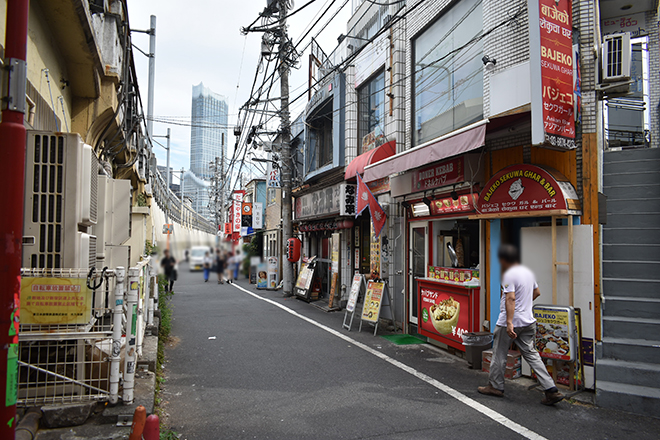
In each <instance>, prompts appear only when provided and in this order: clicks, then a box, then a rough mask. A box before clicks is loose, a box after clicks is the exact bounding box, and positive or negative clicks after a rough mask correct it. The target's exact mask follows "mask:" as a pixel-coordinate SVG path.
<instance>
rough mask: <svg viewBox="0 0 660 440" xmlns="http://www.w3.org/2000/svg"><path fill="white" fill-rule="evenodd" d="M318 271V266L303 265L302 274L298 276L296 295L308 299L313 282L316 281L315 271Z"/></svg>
mask: <svg viewBox="0 0 660 440" xmlns="http://www.w3.org/2000/svg"><path fill="white" fill-rule="evenodd" d="M315 269H316V264H312V265H310V264H308V263H303V264H302V267H301V268H300V274H299V275H298V281H296V286H295V292H296V295H298V296H302V297H304V298H307V297H308V296H309V291H310V289H311V287H312V281H313V280H314V270H315Z"/></svg>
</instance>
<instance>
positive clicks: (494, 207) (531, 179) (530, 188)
mask: <svg viewBox="0 0 660 440" xmlns="http://www.w3.org/2000/svg"><path fill="white" fill-rule="evenodd" d="M580 209H581V207H580V200H579V198H578V195H577V191H575V188H574V187H573V185H572V184H571V182H570V181H569V180H568V178H566V176H564V175H563V174H561V173H560V172H559V171H557V170H555V169H553V168H549V167H545V166H544V167H541V166H538V165H531V164H518V165H511V166H508V167H506V168H504V169H502V170H500V171H498V172H497V173H495V175H494V176H493V177H492V178H491V179H490V180H489V181H488V183H486V186H485V187H484V189H483V190H482V191H481V194H480V195H479V201H478V202H477V215H476V216H474V218H480V219H488V218H506V217H509V218H512V217H546V216H561V215H580Z"/></svg>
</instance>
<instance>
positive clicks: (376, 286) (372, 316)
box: [362, 281, 385, 322]
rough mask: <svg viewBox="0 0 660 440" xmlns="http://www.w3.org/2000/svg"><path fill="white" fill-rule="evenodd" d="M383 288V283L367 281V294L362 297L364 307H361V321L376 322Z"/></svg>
mask: <svg viewBox="0 0 660 440" xmlns="http://www.w3.org/2000/svg"><path fill="white" fill-rule="evenodd" d="M384 287H385V283H376V282H375V281H369V283H368V284H367V293H366V294H365V295H364V306H363V307H362V319H363V320H364V321H370V322H378V315H380V305H381V303H382V300H383V289H384Z"/></svg>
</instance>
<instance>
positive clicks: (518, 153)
mask: <svg viewBox="0 0 660 440" xmlns="http://www.w3.org/2000/svg"><path fill="white" fill-rule="evenodd" d="M490 160H491V162H492V164H493V174H496V173H497V172H498V171H499V170H501V169H502V168H505V167H508V166H509V165H515V164H518V163H523V146H522V145H519V146H517V147H512V148H505V149H503V150H494V151H491V157H490Z"/></svg>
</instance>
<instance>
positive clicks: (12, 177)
mask: <svg viewBox="0 0 660 440" xmlns="http://www.w3.org/2000/svg"><path fill="white" fill-rule="evenodd" d="M6 8H7V9H6V26H5V60H4V68H5V69H7V70H6V71H5V74H4V75H3V86H4V87H3V88H2V90H3V91H6V92H7V96H2V98H3V101H2V120H1V121H0V139H2V148H0V163H2V164H3V165H5V167H6V168H5V171H4V172H2V173H0V188H2V195H3V200H4V202H3V204H4V206H11V209H10V210H8V211H7V213H6V214H5V215H2V216H0V231H2V234H0V249H2V252H0V267H2V270H0V378H3V379H2V380H0V396H4V403H3V404H2V405H0V438H7V439H11V438H14V429H15V426H16V387H17V382H18V364H17V360H18V315H19V302H18V292H20V289H21V252H22V236H23V203H24V200H23V199H24V194H23V182H24V180H25V140H26V132H25V126H24V125H23V118H24V115H25V91H26V86H27V63H26V60H27V32H28V11H29V2H28V0H13V1H10V2H7V6H6ZM3 95H4V93H3Z"/></svg>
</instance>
